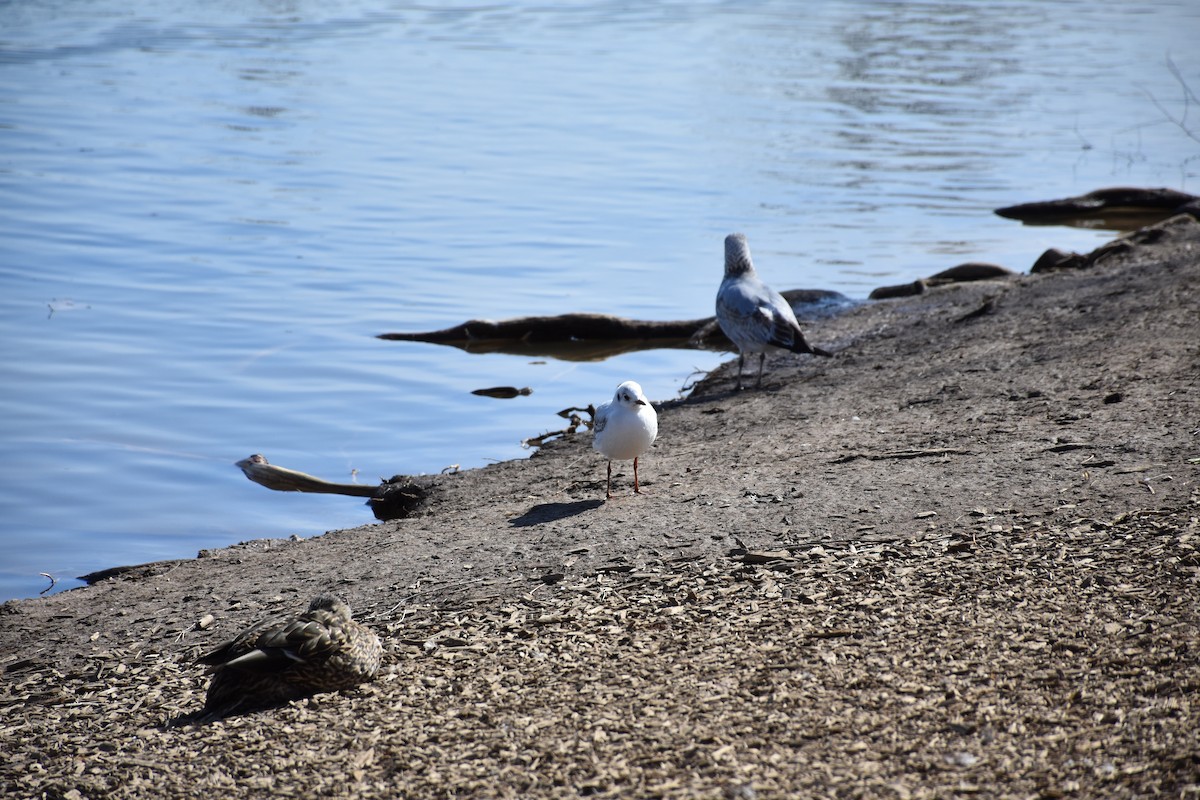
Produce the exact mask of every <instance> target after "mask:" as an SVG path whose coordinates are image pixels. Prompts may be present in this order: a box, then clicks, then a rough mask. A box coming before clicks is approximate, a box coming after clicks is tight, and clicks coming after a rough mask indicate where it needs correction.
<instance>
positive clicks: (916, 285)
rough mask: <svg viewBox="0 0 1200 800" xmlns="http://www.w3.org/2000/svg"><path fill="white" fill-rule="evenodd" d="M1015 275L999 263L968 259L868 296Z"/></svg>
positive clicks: (882, 296)
mask: <svg viewBox="0 0 1200 800" xmlns="http://www.w3.org/2000/svg"><path fill="white" fill-rule="evenodd" d="M1013 275H1016V273H1015V272H1013V271H1012V270H1011V269H1007V268H1005V267H1002V266H1000V265H999V264H987V263H983V262H980V261H968V262H967V263H965V264H959V265H958V266H956V267H951V268H950V269H944V270H942V271H941V272H939V273H937V274H936V275H930V276H929V277H928V278H922V279H920V280H915V281H913V282H912V283H901V284H899V285H896V286H880V287H879V288H878V289H875V290H874V291H873V292H871V294H870V295H869V297H870V298H871V299H872V300H886V299H888V298H890V297H912V296H913V295H917V294H924V293H925V292H926V291H928V290H929V289H930V288H932V287H934V286H945V285H947V284H951V283H966V282H969V281H994V280H1007V279H1008V278H1011V277H1012V276H1013Z"/></svg>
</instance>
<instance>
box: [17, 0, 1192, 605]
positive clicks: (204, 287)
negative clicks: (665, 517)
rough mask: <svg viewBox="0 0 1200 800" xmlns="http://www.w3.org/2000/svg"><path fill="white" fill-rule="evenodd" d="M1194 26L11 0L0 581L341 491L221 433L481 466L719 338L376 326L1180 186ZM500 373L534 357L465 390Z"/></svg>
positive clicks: (671, 375) (662, 383) (625, 291)
mask: <svg viewBox="0 0 1200 800" xmlns="http://www.w3.org/2000/svg"><path fill="white" fill-rule="evenodd" d="M1198 22H1200V10H1198V9H1195V8H1192V7H1191V6H1189V5H1187V4H1174V3H1171V2H1167V0H1162V1H1161V2H1158V1H1156V0H1151V2H1149V3H1141V4H1095V3H1091V4H1089V3H1079V2H1073V1H1070V0H1048V1H1046V2H1042V1H1041V0H1039V2H1036V3H1035V2H1032V0H1030V1H1029V2H1020V1H1018V2H1015V3H1004V4H999V3H997V4H992V3H978V4H976V3H972V4H967V3H963V4H953V3H896V2H850V1H848V0H843V1H841V2H838V1H835V0H830V2H820V3H810V4H803V5H801V4H795V3H791V2H782V1H781V2H761V3H749V4H743V3H739V4H730V3H721V2H698V3H696V2H693V3H687V4H681V3H666V4H634V5H630V4H625V3H617V2H605V1H604V0H597V2H590V3H584V4H571V5H567V6H561V7H554V6H546V5H545V4H540V5H534V4H525V3H502V4H491V5H485V6H479V5H464V4H450V5H441V6H438V7H435V8H429V7H423V6H411V5H407V4H400V3H387V2H377V1H375V0H350V1H349V2H342V3H336V4H332V5H331V4H315V3H311V2H304V0H292V1H291V2H261V3H254V2H250V3H245V2H238V3H229V2H218V3H217V4H216V5H212V4H209V5H206V6H205V7H204V8H203V9H202V10H201V9H200V8H199V7H193V6H189V5H187V4H179V3H170V2H165V0H150V2H148V3H137V4H133V5H130V4H117V3H112V2H111V1H110V0H95V2H91V3H87V4H80V3H66V2H56V1H55V0H51V2H45V3H9V4H6V5H3V6H0V101H2V102H3V107H4V109H5V113H4V118H3V121H2V125H0V137H3V145H4V147H3V153H4V156H3V158H0V202H2V203H3V206H4V208H5V214H4V215H3V217H2V218H0V286H2V289H3V290H2V291H0V342H2V344H0V348H2V353H3V359H2V361H0V363H2V364H3V373H2V374H0V382H2V383H3V386H4V387H5V389H4V390H3V392H2V393H0V420H3V421H2V422H0V448H2V450H0V455H2V459H0V512H2V513H0V518H2V519H3V522H2V523H0V564H2V565H3V566H0V596H15V595H31V594H35V593H36V592H38V591H40V590H41V589H42V588H43V586H44V585H45V580H44V579H42V578H39V577H38V575H37V573H39V572H49V573H52V574H54V575H56V576H58V577H60V578H62V579H63V580H61V581H60V584H59V585H60V587H61V586H66V585H71V584H72V581H70V580H67V578H69V577H70V576H72V575H79V574H83V573H85V572H91V571H94V570H96V569H101V568H104V567H109V566H112V565H114V564H118V563H132V562H141V561H152V560H157V559H163V558H175V557H187V556H191V555H193V554H194V553H195V551H196V550H198V549H200V548H204V547H217V546H221V545H223V544H228V543H231V542H235V541H239V540H244V539H247V538H253V537H257V536H287V535H290V534H293V533H298V534H300V535H305V536H307V535H313V534H317V533H320V532H322V531H324V530H326V529H329V528H336V527H346V526H350V525H355V524H359V523H363V522H367V521H369V519H370V515H369V511H367V510H366V509H361V508H358V507H348V506H347V505H346V504H345V502H344V500H342V501H338V499H336V498H321V497H314V496H299V495H279V496H272V495H268V494H265V493H263V492H262V490H261V489H258V488H257V487H254V486H253V485H251V484H249V482H247V481H246V480H245V479H244V478H243V477H242V475H241V474H240V473H239V471H238V470H237V468H236V467H235V466H234V465H233V462H235V461H236V460H237V459H238V458H240V457H242V456H243V455H245V454H246V453H248V452H257V451H261V452H266V453H269V454H270V455H271V457H272V458H273V459H278V460H279V461H280V462H281V463H287V464H288V465H289V466H293V467H295V468H297V469H301V470H303V471H306V472H310V473H312V474H320V475H330V476H331V477H333V478H336V479H339V480H340V479H345V480H346V481H353V480H354V479H355V477H354V476H355V475H363V476H367V475H369V476H372V477H371V480H370V481H366V482H374V480H375V478H376V477H378V476H385V475H393V474H396V473H419V472H437V471H439V470H440V469H441V468H442V467H444V466H446V465H447V464H454V463H458V464H462V465H463V466H464V467H466V466H475V465H479V464H483V463H487V462H489V461H491V460H495V459H507V458H514V457H520V456H522V455H524V454H525V451H523V450H522V449H521V447H520V444H519V443H520V441H521V440H522V439H523V438H525V437H527V436H530V435H533V434H535V433H537V432H539V431H543V430H546V429H547V428H549V427H550V426H552V425H554V424H555V421H556V420H557V418H556V417H554V413H555V412H556V411H557V410H558V409H561V408H564V407H567V406H572V405H575V406H586V405H587V403H589V402H599V401H601V400H604V399H607V398H608V397H609V396H611V393H612V389H613V387H614V386H616V384H617V383H619V382H621V381H622V380H626V379H629V378H634V379H636V380H638V381H639V383H641V384H642V386H643V387H644V388H645V389H646V390H647V393H648V394H649V395H650V396H651V397H652V398H655V399H668V398H669V397H671V396H672V395H673V394H675V393H676V392H677V391H678V390H679V389H680V387H682V386H683V385H684V384H685V382H686V381H687V380H688V377H689V376H690V375H692V374H693V373H694V371H696V370H701V371H703V370H707V369H711V368H712V367H714V366H715V365H716V364H717V363H719V361H720V360H721V356H720V355H719V354H716V353H710V352H705V351H698V350H662V349H656V350H639V351H632V352H624V353H622V354H621V355H619V356H609V357H607V358H606V359H605V360H603V361H580V360H567V359H562V358H557V357H552V356H550V355H549V354H545V353H521V354H501V353H491V354H487V355H478V354H474V353H466V352H462V351H459V350H457V349H455V348H447V347H437V346H433V345H424V344H415V343H400V342H384V341H380V340H378V339H376V338H374V337H375V334H377V333H378V332H380V331H390V330H402V331H420V330H437V329H439V328H445V327H447V326H450V325H454V324H456V323H457V322H459V321H461V320H464V319H472V318H480V317H487V318H491V319H505V318H511V317H517V316H523V315H529V314H544V315H556V314H566V313H573V312H595V313H604V314H615V315H620V316H624V317H630V318H635V319H649V320H687V319H699V318H703V317H706V316H710V315H711V314H712V304H713V296H714V293H715V291H716V287H717V284H718V283H719V281H720V277H721V273H722V247H721V242H722V240H723V239H724V237H725V235H726V234H727V233H730V232H732V231H736V230H740V231H743V232H745V233H746V234H747V235H748V237H749V238H750V240H751V241H752V244H753V247H754V252H755V255H756V262H757V265H758V267H759V270H760V272H761V273H762V274H763V277H764V279H766V280H767V281H769V282H770V283H772V284H773V285H775V286H777V287H786V286H806V287H816V288H825V289H833V290H837V291H840V292H843V293H845V294H847V295H850V296H852V297H857V298H862V297H865V296H866V294H867V293H868V292H869V291H870V290H871V289H873V288H874V287H875V286H878V285H880V284H887V283H900V282H904V281H911V280H912V279H914V278H917V277H923V276H926V275H929V274H932V273H935V272H938V271H940V270H942V269H944V268H946V267H950V266H953V265H954V264H956V263H959V262H962V261H990V262H996V263H1000V264H1004V265H1006V266H1009V267H1011V268H1014V269H1018V270H1027V269H1028V267H1029V265H1030V264H1032V263H1033V261H1034V260H1035V259H1036V258H1037V256H1038V255H1039V254H1040V253H1041V252H1042V251H1043V250H1045V249H1046V248H1048V247H1051V246H1056V247H1062V248H1064V249H1077V250H1087V249H1091V248H1092V247H1094V246H1096V245H1097V244H1098V243H1100V242H1101V241H1103V239H1104V235H1103V234H1098V233H1095V232H1091V231H1083V230H1065V229H1044V228H1029V227H1022V226H1020V225H1018V224H1017V223H1014V222H1011V221H1006V220H1003V219H999V218H997V217H995V216H994V215H993V214H992V213H991V211H992V209H994V208H998V207H1001V206H1005V205H1012V204H1014V203H1018V202H1023V201H1029V200H1036V199H1044V198H1050V197H1060V196H1068V195H1072V194H1079V193H1082V192H1086V191H1089V190H1091V189H1095V188H1098V187H1101V186H1108V185H1114V184H1124V185H1148V186H1160V185H1161V186H1173V187H1176V188H1180V189H1184V190H1187V189H1189V188H1190V189H1192V190H1195V183H1196V176H1195V173H1196V164H1197V163H1200V162H1198V160H1197V152H1196V148H1195V143H1194V140H1192V139H1190V138H1188V136H1187V135H1185V134H1184V132H1182V131H1181V130H1180V129H1179V127H1178V126H1177V125H1174V124H1172V123H1171V122H1170V121H1168V120H1167V119H1166V118H1165V117H1164V115H1163V113H1162V110H1160V107H1159V106H1161V108H1162V109H1165V110H1167V111H1179V110H1180V109H1179V108H1178V107H1177V103H1178V100H1177V98H1178V97H1179V96H1180V93H1179V88H1180V85H1179V82H1178V81H1177V80H1176V78H1175V76H1174V75H1172V74H1171V71H1170V69H1168V68H1167V67H1166V63H1165V57H1166V55H1167V54H1168V53H1170V54H1173V57H1174V58H1175V61H1176V64H1177V65H1178V69H1179V74H1180V75H1181V76H1182V77H1184V78H1187V79H1190V81H1191V86H1192V87H1193V89H1194V88H1195V87H1196V86H1200V61H1197V60H1196V57H1195V56H1194V55H1193V53H1194V52H1195V48H1194V42H1193V41H1192V39H1193V38H1194V32H1195V31H1196V30H1198V29H1200V25H1198V24H1197V23H1198ZM1156 103H1158V104H1159V105H1156ZM1114 109H1120V112H1119V113H1114ZM1189 182H1190V184H1191V185H1189ZM817 324H819V323H817ZM817 335H818V338H819V330H818V331H817ZM506 385H512V386H517V387H524V386H529V387H531V388H532V389H533V390H534V391H533V393H532V394H531V395H529V396H523V397H519V398H516V399H514V400H513V401H512V402H506V403H497V402H496V401H495V400H493V399H491V398H487V397H479V396H475V395H472V394H471V391H472V390H474V389H477V388H479V387H480V386H506ZM665 442H666V439H664V444H665ZM597 469H600V466H599V465H598V466H597ZM497 535H503V533H502V532H498V534H497Z"/></svg>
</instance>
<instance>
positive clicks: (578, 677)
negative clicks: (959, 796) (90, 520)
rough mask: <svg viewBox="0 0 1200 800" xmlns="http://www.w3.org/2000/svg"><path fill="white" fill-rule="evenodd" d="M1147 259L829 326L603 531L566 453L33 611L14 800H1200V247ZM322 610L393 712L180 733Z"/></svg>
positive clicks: (952, 290) (8, 694)
mask: <svg viewBox="0 0 1200 800" xmlns="http://www.w3.org/2000/svg"><path fill="white" fill-rule="evenodd" d="M1123 241H1126V242H1127V243H1129V246H1128V247H1120V248H1110V249H1109V252H1108V253H1107V254H1106V255H1105V256H1104V257H1103V258H1099V259H1095V261H1096V263H1094V264H1092V265H1091V266H1089V267H1088V268H1087V269H1083V270H1073V271H1063V272H1050V273H1044V274H1039V275H1016V276H1014V277H1012V278H1010V279H1007V280H1001V281H981V282H974V283H964V284H954V285H951V286H946V287H938V288H934V289H931V290H930V291H928V292H926V293H925V294H922V295H918V296H916V297H911V298H904V299H897V300H889V301H884V302H880V303H875V304H864V305H861V306H858V307H856V308H854V309H851V310H849V311H848V312H846V313H844V314H842V315H839V316H837V317H834V318H831V319H826V320H821V321H820V322H817V323H814V324H810V325H809V326H807V329H808V332H809V334H810V340H812V341H813V342H814V343H818V344H820V345H821V346H823V347H826V348H827V349H830V350H834V351H835V357H834V358H833V359H821V360H816V359H812V358H810V357H781V356H775V357H772V358H771V359H770V360H769V363H768V367H767V372H766V375H765V379H764V387H765V388H764V389H763V390H762V391H747V392H742V393H740V394H735V393H733V392H732V391H731V389H732V377H731V375H732V372H731V369H730V367H731V365H732V366H733V367H734V368H736V359H734V360H732V361H729V362H726V363H725V364H724V365H722V367H721V368H720V369H719V370H718V371H717V372H715V373H714V374H713V375H712V376H710V377H709V378H708V379H707V380H705V381H704V382H702V383H701V384H699V385H698V386H697V387H695V388H694V389H693V392H692V394H691V395H690V396H689V397H687V398H683V399H680V400H677V401H671V402H667V403H664V404H662V405H661V406H660V407H659V417H660V434H659V439H658V441H657V443H656V444H655V446H654V448H653V449H652V450H651V452H650V453H649V454H648V455H647V456H646V457H645V458H643V460H642V463H641V477H642V484H643V491H644V494H643V495H641V496H634V495H632V493H631V491H630V489H631V487H630V485H629V483H630V480H631V474H630V469H629V466H628V465H627V464H623V463H622V464H618V465H615V469H614V473H615V474H614V495H615V496H616V499H614V500H613V501H611V502H608V503H605V502H603V493H604V487H603V477H604V473H603V460H602V459H600V458H599V457H598V456H597V455H596V454H594V453H592V451H591V447H590V445H591V442H590V437H587V436H575V437H572V438H569V439H563V440H556V441H552V442H549V443H547V444H545V445H543V446H542V448H540V449H539V451H538V452H536V453H534V454H533V455H532V456H531V457H530V458H529V459H523V460H520V461H509V462H503V463H500V464H495V465H490V466H487V467H482V468H478V469H474V470H469V471H466V472H462V473H459V474H457V475H446V476H430V479H431V480H432V482H433V484H434V486H435V488H434V490H433V492H432V493H431V497H430V501H429V504H428V506H427V507H426V509H425V510H424V511H422V512H420V513H419V514H417V515H415V516H412V517H409V518H407V519H403V520H396V521H393V522H388V523H377V524H372V525H368V526H363V527H360V528H355V529H349V530H343V531H333V532H330V533H327V534H325V535H324V536H318V537H313V538H311V539H305V540H300V541H290V540H257V541H250V542H245V543H242V544H240V545H235V546H233V547H229V548H224V549H220V550H210V551H202V553H201V557H200V558H197V559H190V560H183V561H170V562H160V563H157V564H149V565H139V566H136V567H131V568H128V569H127V570H125V571H123V572H122V573H120V574H119V575H117V576H116V577H113V578H109V579H106V580H104V581H101V582H99V583H96V584H94V585H91V586H87V587H81V588H76V589H71V590H68V591H65V592H62V593H59V594H56V595H51V596H48V597H44V598H33V599H27V600H18V601H9V602H7V603H5V604H3V605H2V606H0V645H2V646H0V652H4V653H6V654H8V655H5V656H3V657H0V668H2V669H3V671H4V673H3V674H4V677H3V681H2V682H0V702H3V704H4V706H5V708H6V709H7V716H8V720H9V721H8V722H7V723H6V724H5V725H4V726H3V728H0V743H2V744H3V746H4V748H5V751H6V752H8V753H12V754H13V755H12V758H11V759H10V764H9V765H8V766H5V767H0V786H3V787H4V788H5V789H6V790H7V793H8V794H10V795H12V796H17V797H27V796H28V797H35V796H42V794H43V793H46V794H49V795H51V796H65V795H66V793H67V792H69V791H71V790H75V791H78V792H79V793H80V794H81V796H106V797H108V796H111V797H124V796H130V797H132V796H138V795H139V794H141V795H142V796H145V795H147V794H155V795H158V796H174V797H201V796H204V795H211V794H212V793H214V792H219V793H221V794H222V795H223V796H230V797H241V796H246V797H249V796H255V795H256V794H261V793H262V791H263V790H264V789H268V788H269V789H271V790H273V791H291V792H305V791H307V792H315V791H316V790H317V788H320V790H321V791H320V792H319V793H321V794H327V795H329V796H347V797H349V796H354V797H373V796H379V797H387V796H398V795H404V794H411V795H412V796H452V795H455V794H464V793H465V794H471V793H478V794H486V795H489V796H512V797H517V796H520V797H532V796H546V797H551V796H562V795H563V794H591V795H595V796H614V797H615V796H630V795H636V796H664V797H666V796H713V795H721V794H722V793H725V794H729V793H730V792H739V791H741V792H742V794H741V795H737V794H734V795H731V796H750V795H746V794H745V792H746V791H752V792H759V793H762V795H763V796H780V795H784V794H804V793H822V794H823V793H828V792H833V791H837V792H844V793H850V794H864V795H872V796H879V795H880V794H881V793H882V794H885V795H887V794H891V795H899V796H906V795H907V796H925V795H930V796H932V795H945V794H947V793H951V794H953V793H955V792H957V791H959V789H958V788H956V787H962V786H972V785H973V786H976V787H984V788H983V789H982V791H984V792H985V793H988V794H993V795H995V796H1028V795H1029V794H1036V793H1039V792H1041V793H1043V794H1045V793H1047V792H1062V793H1064V794H1068V795H1069V794H1072V793H1078V794H1079V795H1080V796H1096V795H1098V794H1105V795H1109V796H1134V795H1137V794H1141V793H1150V792H1156V791H1162V792H1168V793H1169V792H1174V793H1176V794H1178V793H1181V792H1186V791H1192V792H1195V791H1197V788H1196V787H1197V786H1200V760H1198V759H1197V756H1196V752H1197V751H1196V748H1195V735H1194V731H1195V730H1196V729H1198V728H1200V707H1198V706H1197V705H1196V704H1195V703H1194V702H1193V701H1191V700H1189V698H1188V695H1189V693H1194V692H1195V690H1196V688H1198V687H1200V665H1197V663H1196V659H1195V658H1194V655H1195V652H1196V651H1197V649H1198V648H1200V611H1198V607H1200V559H1198V558H1197V555H1196V553H1197V549H1196V548H1197V546H1198V545H1200V529H1198V523H1197V516H1198V515H1200V492H1198V489H1197V486H1198V485H1200V464H1197V463H1195V462H1194V460H1190V459H1194V458H1195V457H1197V456H1200V452H1198V451H1197V432H1196V431H1197V430H1200V429H1196V427H1195V426H1196V425H1197V424H1200V344H1198V343H1197V342H1198V340H1200V323H1198V322H1197V321H1196V309H1197V308H1198V307H1200V303H1198V302H1197V300H1198V299H1200V289H1198V288H1197V287H1200V223H1198V222H1196V220H1194V219H1191V218H1189V217H1175V218H1172V219H1171V220H1168V221H1166V222H1164V223H1162V224H1160V225H1157V226H1153V227H1151V228H1148V229H1144V230H1143V231H1141V232H1138V233H1136V234H1134V235H1133V236H1131V237H1129V238H1127V239H1126V240H1123ZM1106 247H1107V246H1106ZM630 377H631V378H633V379H636V378H637V376H630ZM326 589H332V590H334V591H336V592H338V593H339V594H342V595H344V596H345V597H346V598H347V600H349V602H350V604H351V606H353V607H354V609H355V611H356V617H357V618H360V619H362V620H363V621H365V622H367V623H368V624H370V625H371V626H372V627H374V628H375V629H376V630H377V631H378V632H379V633H380V635H381V636H382V637H383V638H384V640H385V651H386V652H385V663H384V669H383V672H382V674H381V676H380V677H379V678H378V679H377V680H376V682H375V683H373V684H370V685H368V686H366V687H363V688H361V689H360V690H357V691H355V692H348V693H342V694H332V695H320V696H318V697H316V698H313V699H310V700H307V701H299V702H296V703H292V704H289V705H287V706H284V707H282V708H278V709H272V710H269V711H265V712H262V713H258V714H253V715H247V716H244V717H237V718H231V719H230V720H227V721H225V722H222V723H216V724H213V725H209V726H203V727H184V728H180V727H174V726H172V725H171V722H172V720H177V719H178V718H179V717H181V716H183V715H185V714H186V713H187V712H189V711H194V710H196V709H197V708H199V706H200V705H201V704H202V702H203V692H204V687H205V680H204V679H203V677H202V675H201V673H200V670H199V669H196V668H195V667H194V666H193V665H192V664H191V660H192V659H193V658H194V656H195V655H196V654H198V652H200V651H201V650H203V649H204V648H206V647H209V646H211V645H213V644H214V643H219V642H220V641H222V640H224V639H225V638H227V637H228V636H229V635H231V634H232V633H235V632H236V631H237V630H239V629H240V628H241V627H243V626H244V625H246V624H249V623H250V622H253V621H255V620H257V619H258V618H260V617H262V616H263V615H264V614H265V613H274V612H278V611H284V612H289V611H295V610H299V609H300V608H302V607H303V606H304V605H306V604H307V600H308V598H310V597H311V596H313V595H315V594H316V593H318V592H320V591H322V590H326ZM208 615H211V617H212V619H211V620H210V621H209V622H208V623H207V624H202V621H203V620H204V619H206V618H207V617H208ZM197 751H199V752H202V753H205V754H206V757H205V758H201V759H196V758H194V757H193V756H192V755H189V754H194V753H195V752H197ZM246 753H254V754H255V755H254V757H253V759H251V761H252V762H253V763H250V762H247V760H246V758H245V757H244V756H245V754H246ZM297 753H303V754H306V755H305V757H303V758H298V757H297V756H296V754H297ZM34 764H37V765H39V766H38V768H34V767H33V765H34ZM247 764H249V765H247ZM254 764H257V765H258V766H257V767H255V766H254ZM264 764H270V765H272V767H271V768H270V769H267V768H266V767H264V766H263V765H264ZM80 765H82V766H80ZM1110 767H1111V769H1110ZM266 776H269V777H266ZM743 790H744V791H743Z"/></svg>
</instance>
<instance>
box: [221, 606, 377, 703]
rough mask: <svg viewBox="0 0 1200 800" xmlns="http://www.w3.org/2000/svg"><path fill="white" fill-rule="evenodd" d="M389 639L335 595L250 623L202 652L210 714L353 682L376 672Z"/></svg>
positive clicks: (367, 677) (372, 675) (336, 687)
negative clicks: (285, 614) (384, 642)
mask: <svg viewBox="0 0 1200 800" xmlns="http://www.w3.org/2000/svg"><path fill="white" fill-rule="evenodd" d="M382 656H383V645H382V643H381V642H380V641H379V636H378V635H376V633H375V632H374V631H372V630H371V629H370V628H368V627H367V626H365V625H363V624H361V623H359V622H355V621H354V620H353V619H351V611H350V607H349V606H348V605H346V603H345V602H344V601H343V600H342V599H341V598H339V597H336V596H334V595H332V594H322V595H319V596H317V597H316V598H315V599H314V600H313V601H312V603H310V604H309V606H308V610H307V611H305V612H303V613H302V614H299V615H296V616H291V617H277V618H274V619H270V620H266V621H264V622H260V623H258V624H257V625H254V626H252V627H249V628H247V629H246V630H244V631H242V632H241V633H239V634H238V635H237V636H235V637H234V638H233V639H231V640H230V641H228V642H226V643H225V644H223V645H221V646H220V647H218V648H217V649H215V650H213V651H211V652H209V653H206V654H204V655H203V656H201V657H200V658H199V659H198V662H199V663H201V664H205V665H207V667H208V668H207V669H206V670H205V671H206V672H208V673H210V674H211V675H212V682H211V683H210V684H209V687H208V698H207V700H206V701H205V704H204V711H203V715H204V717H203V718H204V719H219V718H220V717H225V716H228V715H230V714H234V713H241V712H243V711H249V710H253V709H258V708H264V707H269V706H272V705H279V704H281V703H285V702H287V701H289V700H296V699H299V698H301V697H307V696H308V695H311V694H316V693H317V692H333V691H337V690H339V689H349V688H351V687H354V686H357V685H358V684H360V683H363V682H364V681H368V680H370V679H371V678H373V677H375V673H376V672H377V671H378V670H379V662H380V659H381V658H382Z"/></svg>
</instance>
